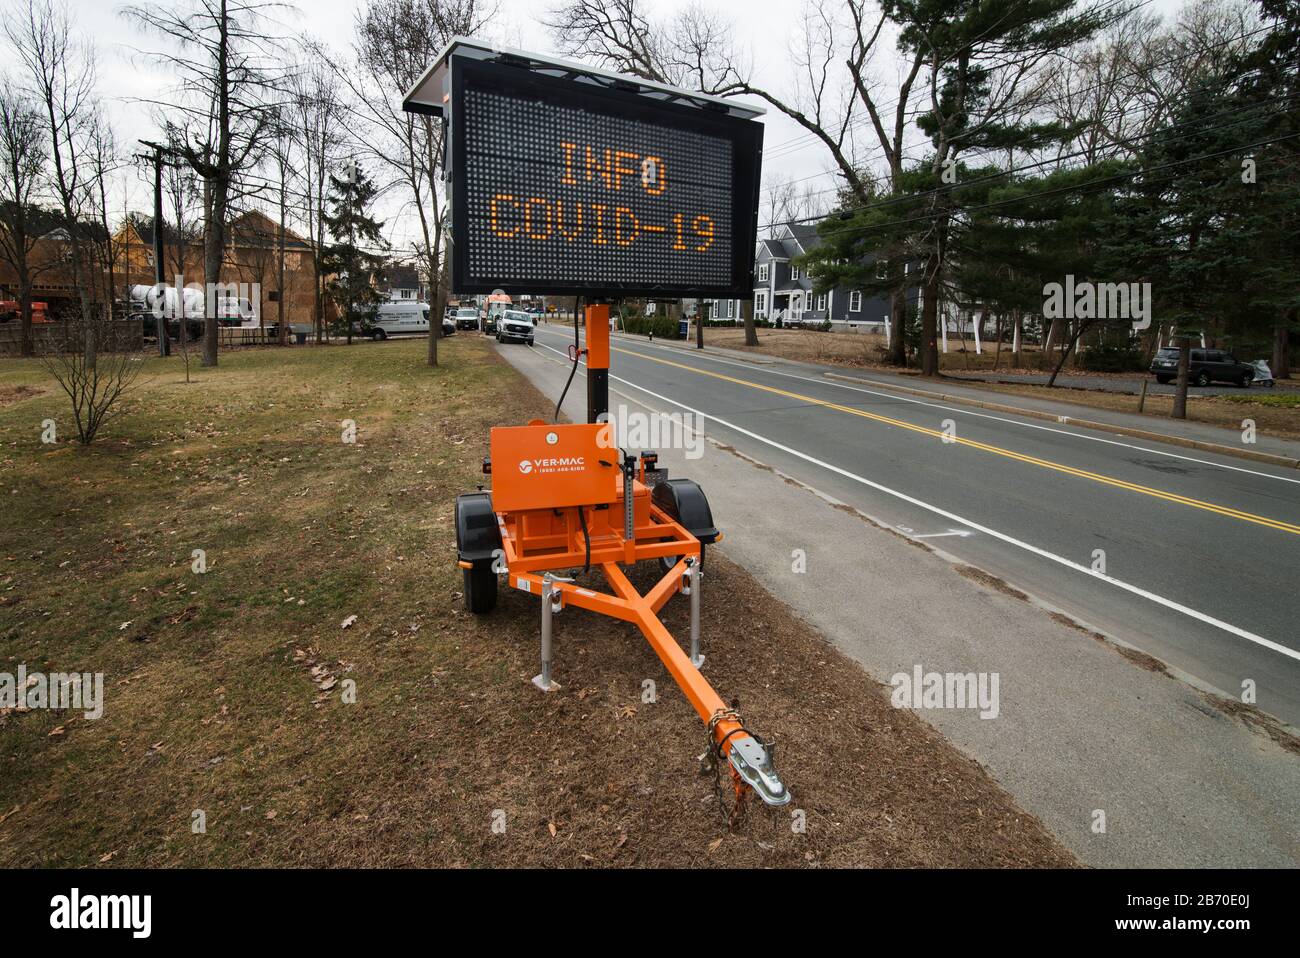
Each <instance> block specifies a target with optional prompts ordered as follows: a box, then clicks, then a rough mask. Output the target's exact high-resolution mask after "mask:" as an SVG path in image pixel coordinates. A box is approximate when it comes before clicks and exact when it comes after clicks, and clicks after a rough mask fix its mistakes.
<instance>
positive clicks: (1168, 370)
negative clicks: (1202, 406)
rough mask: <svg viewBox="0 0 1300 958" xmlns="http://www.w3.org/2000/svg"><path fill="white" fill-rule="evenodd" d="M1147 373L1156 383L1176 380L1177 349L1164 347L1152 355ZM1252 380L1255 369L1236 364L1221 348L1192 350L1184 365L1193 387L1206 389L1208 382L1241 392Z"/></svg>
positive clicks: (1231, 356)
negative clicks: (1149, 369)
mask: <svg viewBox="0 0 1300 958" xmlns="http://www.w3.org/2000/svg"><path fill="white" fill-rule="evenodd" d="M1151 372H1152V373H1154V374H1155V377H1156V382H1158V383H1161V384H1162V385H1163V384H1164V383H1169V382H1173V381H1174V380H1175V379H1177V378H1178V347H1176V346H1166V347H1165V348H1163V349H1160V350H1158V351H1157V352H1156V356H1155V359H1153V360H1152V361H1151ZM1254 378H1255V367H1254V366H1251V365H1250V364H1249V363H1242V362H1238V361H1237V358H1236V357H1235V356H1233V355H1232V354H1231V353H1225V352H1224V351H1223V350H1221V349H1193V350H1192V355H1191V357H1190V362H1189V363H1188V366H1187V381H1188V382H1189V383H1191V384H1192V385H1195V386H1208V385H1209V384H1210V383H1212V382H1224V383H1235V384H1236V385H1238V386H1241V387H1242V388H1243V389H1244V388H1245V387H1246V386H1249V385H1250V381H1251V380H1252V379H1254Z"/></svg>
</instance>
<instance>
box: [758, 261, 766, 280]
mask: <svg viewBox="0 0 1300 958" xmlns="http://www.w3.org/2000/svg"><path fill="white" fill-rule="evenodd" d="M758 281H759V282H760V283H766V282H767V264H766V263H763V264H761V265H760V266H759V267H758Z"/></svg>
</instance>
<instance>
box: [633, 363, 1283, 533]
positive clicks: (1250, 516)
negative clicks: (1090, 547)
mask: <svg viewBox="0 0 1300 958" xmlns="http://www.w3.org/2000/svg"><path fill="white" fill-rule="evenodd" d="M612 351H613V352H616V353H624V354H625V355H628V356H635V357H636V358H637V359H644V360H646V361H648V362H652V363H661V364H662V365H664V366H672V367H674V368H676V369H684V370H686V371H687V372H690V373H696V374H697V375H700V376H710V377H712V378H714V379H721V380H723V381H724V382H729V383H735V384H736V385H738V386H748V387H749V388H750V389H760V390H762V391H763V392H768V393H773V394H774V395H777V396H784V397H785V398H787V399H797V400H799V401H800V402H807V403H813V404H814V405H817V406H824V407H825V408H827V409H834V410H836V411H837V412H843V413H848V414H849V415H850V416H861V417H862V418H863V419H871V420H874V421H875V422H880V423H884V424H886V425H888V426H897V427H898V428H899V429H907V430H910V431H912V432H919V433H921V434H922V435H926V436H933V437H935V438H937V439H943V440H946V441H947V442H952V443H960V444H961V445H963V446H970V447H971V448H972V449H981V450H983V451H984V452H991V453H993V454H994V455H996V456H1005V457H1006V458H1007V459H1015V460H1016V461H1018V462H1025V463H1029V464H1030V465H1032V466H1040V467H1042V468H1043V469H1051V470H1052V471H1054V472H1062V473H1065V474H1066V475H1070V476H1077V477H1078V478H1080V479H1090V480H1092V481H1093V482H1100V483H1102V484H1103V485H1107V486H1114V487H1115V488H1116V489H1127V490H1128V491H1129V492H1137V493H1141V494H1142V495H1144V496H1152V497H1154V498H1156V499H1164V500H1165V501H1167V502H1176V503H1178V504H1179V505H1183V506H1191V507H1192V508H1193V509H1204V510H1205V511H1206V512H1214V513H1218V514H1219V515H1221V516H1227V517H1228V518H1230V519H1241V520H1242V521H1244V522H1253V523H1255V524H1256V525H1261V526H1267V527H1268V528H1270V529H1277V530H1278V531H1279V532H1290V533H1292V534H1294V535H1300V526H1297V525H1294V524H1292V523H1290V522H1283V521H1282V520H1280V519H1270V518H1268V517H1267V516H1257V515H1255V514H1254V513H1251V512H1243V511H1242V510H1240V509H1233V508H1231V507H1230V506H1220V505H1217V504H1215V503H1213V502H1205V501H1203V500H1201V499H1193V498H1191V497H1190V496H1180V495H1178V494H1177V493H1174V492H1165V491H1164V490H1163V489H1154V488H1152V487H1151V486H1143V485H1139V484H1138V483H1136V482H1126V481H1124V480H1123V479H1115V478H1112V477H1111V476H1103V475H1101V474H1100V473H1096V472H1089V471H1088V470H1086V469H1076V468H1074V467H1073V466H1066V465H1063V464H1061V463H1059V462H1051V461H1049V460H1047V459H1039V458H1038V457H1037V456H1027V455H1025V454H1024V453H1020V452H1015V451H1014V450H1011V449H1003V448H1002V447H1001V446H992V445H989V444H988V443H986V442H976V441H975V440H974V439H963V438H961V437H960V436H950V435H948V434H947V433H945V432H942V431H940V430H938V429H927V428H926V427H925V426H918V425H915V424H914V423H910V422H904V421H903V420H901V419H893V418H891V417H889V416H881V415H879V414H878V413H874V412H867V411H865V410H862V409H855V408H853V407H852V406H841V405H840V404H839V403H833V402H827V401H826V400H824V399H818V398H816V397H815V396H805V395H804V394H803V393H796V392H790V391H789V390H785V389H777V388H776V387H775V386H764V385H763V384H762V383H756V382H750V381H749V380H748V379H737V378H736V377H735V376H727V375H725V374H723V373H715V372H711V371H710V370H707V369H698V368H696V367H695V366H687V365H685V364H683V363H675V362H673V361H671V360H668V359H659V358H657V357H655V356H647V355H645V354H644V353H639V352H634V351H632V350H628V349H619V348H617V347H612Z"/></svg>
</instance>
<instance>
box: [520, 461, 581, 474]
mask: <svg viewBox="0 0 1300 958" xmlns="http://www.w3.org/2000/svg"><path fill="white" fill-rule="evenodd" d="M586 467H587V457H586V456H563V457H561V458H558V459H521V460H520V461H519V471H520V472H521V473H523V474H524V475H525V476H527V475H529V474H531V473H533V472H581V471H582V470H583V469H585V468H586Z"/></svg>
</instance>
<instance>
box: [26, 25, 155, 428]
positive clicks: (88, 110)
mask: <svg viewBox="0 0 1300 958" xmlns="http://www.w3.org/2000/svg"><path fill="white" fill-rule="evenodd" d="M4 30H5V33H6V35H7V36H8V38H9V40H10V42H11V43H12V44H13V46H14V49H15V51H16V53H17V56H18V59H19V62H20V63H21V64H22V65H23V67H24V69H25V71H26V80H27V83H28V85H29V87H30V90H31V95H32V96H33V97H34V99H35V100H36V101H37V102H38V103H39V109H40V110H41V112H42V113H43V114H44V115H43V125H44V127H45V129H44V130H43V133H44V135H45V136H47V137H48V138H49V156H50V159H51V164H52V171H51V174H50V183H51V187H52V190H53V193H54V195H55V198H56V200H57V202H58V213H59V221H60V222H59V230H58V239H59V240H60V241H61V242H62V243H63V244H64V246H65V247H66V249H67V262H68V266H69V268H70V270H71V278H72V284H73V286H74V287H75V288H76V290H77V293H78V298H79V301H80V309H79V311H78V312H76V313H74V314H70V315H69V316H68V317H66V321H65V322H64V324H62V336H61V337H58V336H54V337H51V339H50V341H49V342H48V344H47V347H46V351H45V354H44V356H43V359H44V362H45V365H46V367H47V368H48V369H49V371H50V373H51V374H52V375H53V376H54V377H55V379H56V380H57V381H58V383H59V385H60V386H61V387H62V389H63V391H64V392H65V393H66V394H67V396H68V398H69V400H70V401H71V403H72V411H73V418H74V420H75V422H76V426H77V437H78V439H79V440H80V441H81V442H82V443H83V444H87V445H88V444H89V443H91V442H92V441H94V439H95V436H96V435H97V434H98V432H99V430H100V428H101V427H102V426H103V425H104V423H106V422H107V421H108V420H109V419H111V418H112V417H113V416H114V415H116V414H117V413H119V412H120V411H121V406H120V403H119V401H120V400H121V398H122V396H123V395H124V394H125V393H126V392H127V391H128V390H129V389H130V388H131V386H132V384H133V383H134V382H135V379H136V377H137V376H138V375H139V371H140V363H139V356H138V355H136V354H134V353H133V352H131V351H130V350H129V349H128V348H127V347H128V345H129V344H127V343H125V342H124V341H122V340H121V339H120V338H119V337H121V335H122V333H123V329H122V327H121V326H120V325H118V324H115V323H114V322H113V317H112V309H111V298H110V303H109V308H107V309H103V310H100V309H97V308H96V304H95V303H94V302H93V300H92V298H91V297H92V290H93V289H95V288H96V286H97V284H96V283H95V282H94V278H93V267H94V259H95V253H94V249H93V244H94V243H95V241H96V234H97V230H96V224H95V222H94V221H95V219H96V204H97V202H99V201H102V198H103V197H104V196H105V194H106V188H105V185H104V179H103V178H104V176H105V175H106V174H107V172H108V168H109V164H108V163H106V162H103V161H102V156H103V150H104V144H105V143H106V142H107V140H106V133H105V131H104V128H103V126H102V119H101V118H100V117H99V116H98V114H97V111H96V109H95V103H94V99H93V89H94V80H95V75H94V66H93V65H94V62H95V54H94V51H93V49H92V48H90V47H89V46H88V45H86V44H83V43H81V42H79V41H78V40H77V39H76V37H75V33H74V31H73V29H72V24H71V19H70V17H69V14H68V11H67V9H66V8H65V7H62V6H58V5H56V4H55V3H54V2H53V0H28V2H27V4H26V6H25V8H23V9H22V10H20V11H16V12H14V13H11V14H10V15H9V16H8V17H7V18H6V19H5V21H4ZM97 131H98V140H99V144H98V146H99V149H98V150H97V149H96V139H97ZM97 156H99V157H101V159H97V158H96V157H97ZM105 239H107V238H105Z"/></svg>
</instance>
